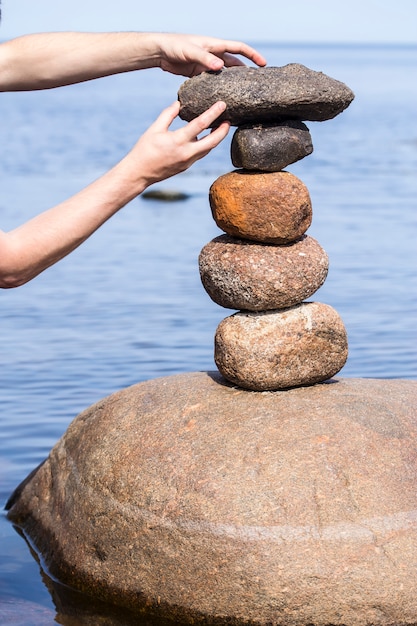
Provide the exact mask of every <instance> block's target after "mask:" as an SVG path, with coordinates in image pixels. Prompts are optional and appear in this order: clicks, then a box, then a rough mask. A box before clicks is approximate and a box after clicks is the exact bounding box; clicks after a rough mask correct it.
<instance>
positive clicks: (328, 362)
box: [214, 302, 348, 391]
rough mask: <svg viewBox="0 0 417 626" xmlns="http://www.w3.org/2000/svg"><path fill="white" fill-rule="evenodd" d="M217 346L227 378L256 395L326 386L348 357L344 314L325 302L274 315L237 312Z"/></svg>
mask: <svg viewBox="0 0 417 626" xmlns="http://www.w3.org/2000/svg"><path fill="white" fill-rule="evenodd" d="M214 345H215V351H214V359H215V362H216V365H217V367H218V368H219V371H220V372H221V373H222V375H223V376H224V377H225V378H226V379H227V380H228V381H230V382H232V383H234V384H236V385H238V386H239V387H243V388H244V389H252V390H253V391H275V390H277V389H287V388H289V387H297V386H299V385H312V384H314V383H317V382H322V381H324V380H327V379H328V378H331V376H334V375H335V374H337V372H339V371H340V370H341V369H342V367H343V366H344V364H345V363H346V359H347V356H348V342H347V335H346V329H345V327H344V324H343V322H342V320H341V318H340V316H339V314H338V313H337V312H336V311H335V310H334V309H333V308H332V307H330V306H329V305H327V304H322V303H320V302H305V303H303V304H300V305H298V306H295V307H293V308H290V309H284V310H283V311H273V312H268V313H243V312H241V313H235V314H234V315H232V316H230V317H226V318H225V319H224V320H223V321H222V322H220V324H219V326H218V328H217V331H216V335H215V340H214Z"/></svg>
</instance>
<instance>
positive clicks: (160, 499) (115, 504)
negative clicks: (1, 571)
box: [8, 372, 417, 626]
mask: <svg viewBox="0 0 417 626" xmlns="http://www.w3.org/2000/svg"><path fill="white" fill-rule="evenodd" d="M416 392H417V383H416V382H414V381H407V380H373V379H348V378H345V379H343V378H340V379H333V380H330V381H328V382H327V383H323V384H318V385H315V386H312V387H307V388H305V387H301V388H297V389H291V390H289V391H279V392H263V393H261V392H250V391H244V390H242V389H237V388H235V387H233V386H232V385H228V384H227V383H225V381H224V379H222V378H221V377H220V375H219V374H218V373H205V372H200V373H189V374H180V375H176V376H171V377H166V378H160V379H156V380H150V381H147V382H144V383H139V384H137V385H134V386H132V387H129V388H127V389H123V390H122V391H119V392H117V393H115V394H113V395H111V396H109V397H108V398H106V399H104V400H102V401H100V402H98V403H97V404H96V405H94V406H92V407H91V408H89V409H87V410H86V411H84V412H83V413H81V414H80V415H79V416H78V417H77V418H76V419H75V420H74V421H73V423H72V424H71V425H70V427H69V428H68V430H67V432H66V433H65V434H64V436H63V437H62V438H61V440H60V441H59V442H58V443H57V445H56V446H55V447H54V448H53V449H52V451H51V453H50V455H49V457H48V458H47V459H46V461H45V462H44V463H43V464H42V465H41V466H40V467H39V468H38V469H37V470H36V471H34V472H33V474H32V475H31V476H29V477H28V479H27V480H26V481H25V482H24V483H23V484H22V485H21V486H20V487H19V488H18V489H17V490H16V492H15V494H14V495H13V496H12V498H11V499H10V501H9V503H8V508H9V512H8V517H9V519H10V520H12V521H13V522H14V523H15V524H17V525H18V526H19V527H20V528H21V529H23V532H24V533H25V535H26V536H27V537H28V538H29V540H30V542H31V545H32V546H33V547H34V548H35V549H36V550H37V551H38V553H39V554H41V555H42V562H43V564H44V565H45V567H46V568H47V569H48V570H49V572H50V573H51V575H52V576H53V577H56V578H58V579H59V580H61V581H62V582H64V583H65V584H66V585H69V586H71V587H75V588H77V589H79V590H82V591H84V592H85V593H87V594H90V595H91V596H94V597H101V598H104V599H106V600H108V601H111V602H113V603H114V604H116V605H119V606H121V607H129V608H130V609H131V610H132V611H135V612H140V611H143V610H145V611H148V612H150V613H153V614H156V615H160V616H161V617H162V616H169V617H170V618H171V619H172V620H173V621H174V622H176V623H179V622H180V623H194V624H195V623H198V622H204V623H206V624H215V623H216V624H219V623H228V624H252V625H253V624H258V625H264V626H266V625H267V624H268V625H276V626H278V625H280V626H286V625H288V626H289V625H291V626H303V625H304V626H306V625H316V626H325V625H330V624H333V625H342V624H349V626H369V625H370V624H372V625H374V626H388V625H391V626H392V625H394V624H395V625H397V626H399V625H403V626H404V625H412V624H417V576H416V568H417V454H416V437H417V393H416Z"/></svg>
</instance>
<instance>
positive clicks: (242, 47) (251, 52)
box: [224, 41, 266, 67]
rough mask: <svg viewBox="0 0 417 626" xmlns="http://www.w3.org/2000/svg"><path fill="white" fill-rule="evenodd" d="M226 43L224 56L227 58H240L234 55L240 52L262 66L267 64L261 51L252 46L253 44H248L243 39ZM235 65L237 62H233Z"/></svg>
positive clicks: (231, 59) (230, 59)
mask: <svg viewBox="0 0 417 626" xmlns="http://www.w3.org/2000/svg"><path fill="white" fill-rule="evenodd" d="M226 44H227V46H226V48H225V55H224V56H225V57H226V58H227V60H228V61H234V60H238V59H236V58H235V57H233V56H232V55H235V54H240V55H241V56H244V57H246V58H247V59H249V60H250V61H253V62H254V63H255V64H256V65H259V66H261V67H263V66H264V65H266V59H265V57H263V56H262V54H261V53H260V52H258V51H257V50H255V48H252V46H248V45H247V44H245V43H242V42H241V41H227V42H226ZM230 53H231V54H230ZM226 58H225V64H226ZM238 61H239V60H238ZM233 65H236V63H233ZM237 65H241V62H238V63H237ZM228 67H229V66H228Z"/></svg>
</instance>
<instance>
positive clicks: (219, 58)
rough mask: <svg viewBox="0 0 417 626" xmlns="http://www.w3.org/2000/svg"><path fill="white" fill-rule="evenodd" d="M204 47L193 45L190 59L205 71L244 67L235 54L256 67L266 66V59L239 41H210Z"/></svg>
mask: <svg viewBox="0 0 417 626" xmlns="http://www.w3.org/2000/svg"><path fill="white" fill-rule="evenodd" d="M205 43H206V45H205V46H204V44H203V45H194V46H193V55H192V58H193V60H194V62H195V64H196V65H200V66H202V67H203V68H205V69H207V70H212V71H217V70H220V69H221V68H222V67H223V66H226V67H232V66H233V65H245V63H244V62H243V61H242V60H241V59H239V58H238V57H236V56H235V55H236V54H239V55H241V56H244V57H246V58H247V59H249V60H250V61H253V62H254V63H255V64H256V65H259V66H264V65H266V59H265V58H264V57H263V56H262V55H261V54H260V53H259V52H258V51H257V50H255V48H252V46H249V45H247V44H245V43H242V42H241V41H228V40H222V39H210V40H209V41H206V42H205Z"/></svg>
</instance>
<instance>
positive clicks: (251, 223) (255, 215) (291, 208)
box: [209, 170, 312, 244]
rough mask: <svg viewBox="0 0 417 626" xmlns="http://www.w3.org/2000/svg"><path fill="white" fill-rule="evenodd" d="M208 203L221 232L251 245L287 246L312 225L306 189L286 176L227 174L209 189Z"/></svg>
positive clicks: (247, 173)
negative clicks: (255, 243)
mask: <svg viewBox="0 0 417 626" xmlns="http://www.w3.org/2000/svg"><path fill="white" fill-rule="evenodd" d="M209 202H210V207H211V212H212V215H213V219H214V221H215V222H216V224H217V226H218V227H219V228H220V229H221V230H223V231H224V232H225V233H227V234H229V235H232V236H234V237H241V238H242V239H250V240H252V241H260V242H263V243H274V244H285V243H290V242H292V241H295V240H296V239H298V238H299V237H301V235H303V234H304V233H305V232H306V230H307V229H308V228H309V226H310V224H311V221H312V206H311V199H310V194H309V192H308V189H307V187H306V185H305V184H304V183H303V182H302V181H301V180H300V179H299V178H297V176H294V174H291V173H290V172H270V173H263V172H247V171H245V170H236V171H234V172H228V173H227V174H224V175H222V176H219V178H217V179H216V180H215V181H214V183H213V184H212V185H211V187H210V191H209Z"/></svg>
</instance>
